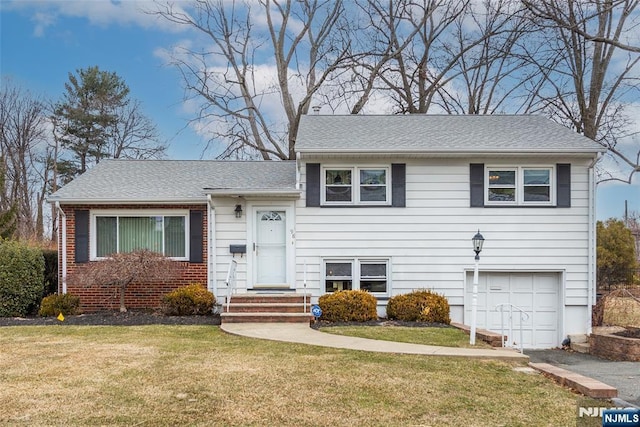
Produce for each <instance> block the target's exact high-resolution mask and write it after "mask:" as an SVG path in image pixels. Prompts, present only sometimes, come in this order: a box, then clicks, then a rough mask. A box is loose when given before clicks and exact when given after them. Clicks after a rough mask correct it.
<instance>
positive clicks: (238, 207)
mask: <svg viewBox="0 0 640 427" xmlns="http://www.w3.org/2000/svg"><path fill="white" fill-rule="evenodd" d="M233 211H234V212H235V213H236V218H242V205H236V208H235V209H234V210H233Z"/></svg>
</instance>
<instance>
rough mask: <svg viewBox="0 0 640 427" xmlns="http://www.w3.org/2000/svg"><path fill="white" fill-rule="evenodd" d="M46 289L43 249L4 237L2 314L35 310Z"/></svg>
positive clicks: (0, 252) (0, 280)
mask: <svg viewBox="0 0 640 427" xmlns="http://www.w3.org/2000/svg"><path fill="white" fill-rule="evenodd" d="M43 292H44V257H43V256H42V250H40V249H37V248H31V247H29V246H27V245H25V244H23V243H20V242H17V241H12V240H0V317H9V316H26V315H28V314H30V313H33V312H34V311H35V310H36V309H37V307H38V303H39V302H40V299H41V298H42V294H43Z"/></svg>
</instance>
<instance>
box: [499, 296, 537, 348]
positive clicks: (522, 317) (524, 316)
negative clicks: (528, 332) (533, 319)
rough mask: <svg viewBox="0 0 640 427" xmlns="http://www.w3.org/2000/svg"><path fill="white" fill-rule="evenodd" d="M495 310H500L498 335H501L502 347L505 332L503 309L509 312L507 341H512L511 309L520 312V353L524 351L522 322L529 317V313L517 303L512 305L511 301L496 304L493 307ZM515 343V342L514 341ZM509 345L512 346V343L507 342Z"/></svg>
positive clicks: (503, 345)
mask: <svg viewBox="0 0 640 427" xmlns="http://www.w3.org/2000/svg"><path fill="white" fill-rule="evenodd" d="M505 308H508V310H505ZM495 310H496V311H499V312H500V335H501V337H502V347H505V334H504V314H505V311H506V312H507V313H509V334H508V336H507V339H508V341H509V342H513V311H514V310H515V311H518V312H519V313H520V316H519V317H520V322H519V329H520V353H524V347H523V345H524V344H523V332H522V322H523V321H526V320H528V319H529V314H528V313H526V312H525V311H524V310H523V309H522V308H520V307H518V306H517V305H513V304H511V303H508V302H506V303H503V304H498V305H497V306H496V308H495ZM514 344H515V342H514ZM508 346H509V347H514V345H512V344H508Z"/></svg>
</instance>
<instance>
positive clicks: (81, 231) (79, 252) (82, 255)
mask: <svg viewBox="0 0 640 427" xmlns="http://www.w3.org/2000/svg"><path fill="white" fill-rule="evenodd" d="M74 216H75V219H76V231H75V241H76V244H75V246H76V247H75V252H76V256H75V262H76V264H82V263H85V262H89V211H87V210H77V211H75V212H74Z"/></svg>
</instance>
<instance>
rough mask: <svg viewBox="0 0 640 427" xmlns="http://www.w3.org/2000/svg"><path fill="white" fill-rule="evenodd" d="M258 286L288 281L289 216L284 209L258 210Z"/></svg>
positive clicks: (256, 252) (256, 253)
mask: <svg viewBox="0 0 640 427" xmlns="http://www.w3.org/2000/svg"><path fill="white" fill-rule="evenodd" d="M255 219H256V242H255V245H256V247H255V266H256V283H255V284H256V286H265V285H278V286H282V285H284V284H286V283H287V234H286V232H287V218H286V211H284V210H266V209H265V210H257V211H256V217H255Z"/></svg>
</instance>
